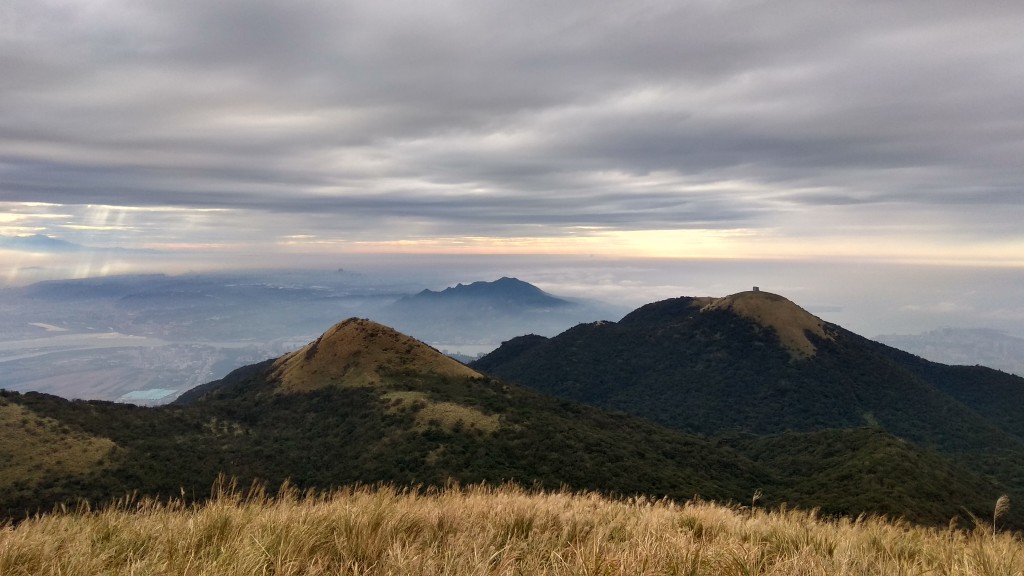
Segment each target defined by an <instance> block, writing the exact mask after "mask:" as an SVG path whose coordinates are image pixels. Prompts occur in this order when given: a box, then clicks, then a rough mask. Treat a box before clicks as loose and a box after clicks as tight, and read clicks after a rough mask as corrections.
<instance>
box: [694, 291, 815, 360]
mask: <svg viewBox="0 0 1024 576" xmlns="http://www.w3.org/2000/svg"><path fill="white" fill-rule="evenodd" d="M705 309H709V310H715V309H728V310H732V311H733V312H735V313H736V314H739V315H740V316H743V317H744V318H747V319H750V320H753V321H754V322H757V323H758V324H760V325H761V326H764V327H765V328H772V329H774V330H775V333H776V334H778V335H779V340H781V341H782V345H783V346H785V347H786V349H787V350H788V351H789V353H790V355H791V356H793V358H795V359H800V358H807V357H809V356H814V353H815V352H816V351H817V350H816V349H815V348H814V344H813V343H812V342H811V341H810V340H808V339H807V334H806V332H810V333H812V334H816V335H818V336H820V337H822V338H828V335H827V334H826V333H825V323H824V322H823V321H822V320H821V319H820V318H818V317H817V316H814V315H813V314H811V313H810V312H808V311H806V310H804V309H803V308H801V307H799V306H797V305H796V304H794V303H792V302H790V301H789V300H787V299H785V298H783V297H782V296H779V295H777V294H771V293H769V292H753V291H748V292H740V293H738V294H733V295H731V296H726V297H725V298H719V299H717V300H715V301H714V302H712V303H710V304H708V305H706V306H705Z"/></svg>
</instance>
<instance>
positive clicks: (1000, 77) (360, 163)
mask: <svg viewBox="0 0 1024 576" xmlns="http://www.w3.org/2000/svg"><path fill="white" fill-rule="evenodd" d="M1022 26H1024V6H1022V5H1021V4H1020V3H1017V2H1000V1H993V2H984V3H981V4H977V3H975V4H965V3H962V2H953V1H928V2H925V1H923V0H922V1H916V0H909V1H906V2H898V3H891V2H863V1H849V2H841V1H840V2H828V3H822V2H788V1H784V2H770V3H769V2H759V1H735V2H732V1H726V2H722V1H710V0H709V1H702V0H695V1H690V2H667V1H637V2H629V3H622V2H600V1H596V2H595V1H588V2H559V3H551V2H543V3H542V2H535V1H523V2H486V1H485V2H462V1H447V2H431V3H414V2H398V1H388V0H384V1H378V2H356V1H348V2H345V1H326V0H324V1H320V0H300V1H295V2H283V1H271V0H255V1H252V0H246V1H242V0H223V1H217V2H209V1H207V0H175V1H170V0H151V1H141V2H135V1H132V2H129V1H124V0H95V1H90V2H66V1H56V0H50V1H48V0H8V1H6V2H5V3H4V6H3V7H2V8H0V55H2V56H0V201H4V202H5V203H4V207H5V208H6V213H7V216H6V217H5V218H4V219H0V233H7V234H16V233H17V234H28V233H40V232H41V233H49V234H54V235H57V236H61V237H66V238H69V239H71V240H73V241H81V242H83V243H87V244H97V243H99V244H103V243H108V244H116V245H130V246H141V245H147V246H151V247H152V246H161V245H164V246H168V247H173V246H175V245H183V244H188V245H193V244H199V245H202V244H209V245H214V244H216V245H235V244H248V243H252V242H259V243H261V245H266V246H271V245H278V244H279V245H282V246H287V245H291V244H300V245H301V244H305V245H307V247H311V246H316V245H317V244H314V243H316V242H319V243H321V244H319V245H320V246H323V245H331V246H334V247H335V248H336V249H342V250H344V249H354V248H353V247H355V248H358V246H360V245H364V246H365V245H370V246H379V247H383V248H387V247H389V246H390V247H392V248H394V247H401V246H406V247H408V246H409V245H415V244H416V243H426V244H425V245H427V246H434V247H442V248H443V246H444V245H445V244H446V243H448V244H451V243H453V242H454V243H458V239H460V238H472V239H475V240H474V241H473V242H471V244H473V246H475V248H474V249H478V250H486V248H487V246H488V245H500V243H501V242H502V241H503V240H502V239H506V238H508V239H513V240H514V241H515V242H519V243H520V244H518V245H519V246H520V247H521V248H523V249H524V250H526V251H529V249H530V246H528V245H525V244H522V242H525V241H526V240H529V239H532V240H535V241H538V242H543V243H546V244H545V245H546V246H548V248H547V250H549V251H550V250H553V249H556V248H557V246H558V245H559V242H560V241H562V240H565V241H566V243H565V244H563V246H564V249H565V250H566V251H569V252H572V251H576V250H579V249H582V248H581V247H580V246H578V245H577V244H574V243H573V242H572V241H573V240H578V239H580V238H597V239H599V240H600V239H603V240H609V239H612V241H617V240H614V239H616V238H618V239H632V240H629V241H624V242H623V243H622V244H621V245H619V247H620V249H621V250H623V251H629V250H632V249H636V248H637V247H638V246H640V245H641V244H642V242H640V241H637V240H636V239H637V238H644V239H646V240H643V242H646V244H644V245H645V246H648V247H652V246H653V247H660V248H659V249H653V248H652V251H653V252H656V253H661V254H663V255H688V254H687V253H686V251H685V250H684V249H682V248H680V247H678V246H675V245H674V244H675V243H678V242H681V241H683V240H687V239H692V238H694V237H695V236H690V235H687V234H688V233H689V232H688V231H692V233H693V234H704V235H710V236H711V237H715V238H719V237H720V238H726V237H728V238H733V239H734V240H730V241H729V242H727V243H726V244H725V245H724V246H725V248H722V250H733V249H734V250H737V251H740V252H742V255H748V256H758V255H760V253H759V252H758V250H757V247H758V246H771V247H772V249H773V250H775V249H780V250H787V251H788V252H787V253H789V252H792V254H796V253H798V252H799V251H800V247H801V246H804V247H807V249H808V250H810V251H811V253H813V254H814V255H819V256H828V255H839V256H851V255H858V254H860V255H865V256H871V257H884V256H886V255H888V254H890V253H891V254H892V255H895V256H918V257H923V258H927V257H929V256H934V257H941V256H942V255H949V254H953V255H954V256H955V258H961V259H968V260H969V259H972V258H981V259H989V260H997V261H1013V262H1018V263H1019V262H1020V261H1021V260H1022V258H1024V257H1022V256H1020V255H1021V254H1024V232H1022V227H1021V226H1020V224H1019V223H1020V222H1022V221H1024V194H1022V191H1024V170H1021V168H1020V164H1021V158H1024V122H1022V119H1024V59H1021V58H1020V55H1021V54H1024V35H1022V34H1020V30H1021V29H1022ZM24 203H43V204H44V206H38V205H37V206H26V205H24ZM104 210H106V211H107V212H108V213H107V216H106V219H105V220H104V218H100V217H99V216H98V215H97V212H98V211H100V212H102V211H104ZM111 214H120V216H118V217H117V218H120V220H117V218H113V217H112V216H111ZM112 218H113V219H112ZM115 220H116V221H115ZM97 222H98V224H97ZM650 231H659V232H657V233H652V232H650ZM660 231H669V232H667V233H662V232H660ZM659 234H663V235H660V236H659ZM735 238H742V239H744V240H735ZM324 243H326V244H324ZM403 243H405V244H403ZM552 247H555V248H552ZM792 254H790V255H792ZM1015 254H1016V256H1014V255H1015ZM711 255H716V254H711ZM717 255H721V254H717Z"/></svg>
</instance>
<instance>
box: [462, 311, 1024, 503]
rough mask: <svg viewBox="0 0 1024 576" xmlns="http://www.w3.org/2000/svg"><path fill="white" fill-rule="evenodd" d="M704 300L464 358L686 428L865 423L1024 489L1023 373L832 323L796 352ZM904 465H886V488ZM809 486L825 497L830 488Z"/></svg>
mask: <svg viewBox="0 0 1024 576" xmlns="http://www.w3.org/2000/svg"><path fill="white" fill-rule="evenodd" d="M702 307H703V303H702V302H701V301H699V300H697V299H692V298H677V299H672V300H667V301H663V302H657V303H654V304H649V305H647V306H644V307H641V308H640V309H638V310H637V311H635V312H633V313H631V314H629V315H627V316H626V317H625V318H623V319H622V320H621V321H620V322H618V323H595V324H586V325H580V326H577V327H575V328H573V329H570V330H568V331H566V332H564V333H562V334H560V335H558V336H556V337H554V338H550V339H542V338H538V337H526V338H523V339H521V340H518V339H517V340H514V341H510V342H508V343H506V345H504V346H502V348H499V349H498V350H496V351H495V352H494V353H492V354H491V355H488V356H485V357H484V358H482V359H480V360H478V361H477V362H474V363H473V364H472V366H473V367H474V368H476V369H477V370H481V371H483V372H486V373H488V374H491V375H493V376H496V377H499V378H503V379H507V380H509V381H512V382H517V383H519V384H523V385H525V386H528V387H531V388H533V389H536V390H538V391H541V392H544V393H547V394H552V395H555V396H558V397H561V398H566V399H569V400H573V401H578V402H585V403H588V404H592V405H595V406H599V407H602V408H605V409H610V410H621V411H625V412H628V413H630V414H634V415H637V416H641V417H643V418H647V419H650V420H652V421H655V422H658V423H661V424H664V425H666V426H668V427H671V428H674V429H677V430H680V431H683V432H689V433H697V434H704V435H709V436H713V435H722V434H726V435H728V434H738V433H741V434H754V435H778V434H785V433H792V432H803V433H811V432H823V431H828V430H835V429H842V430H851V429H857V428H862V427H871V428H875V429H878V430H882V431H884V432H886V433H887V434H888V435H891V436H892V437H896V438H900V439H902V440H905V441H907V442H909V443H913V444H915V445H916V446H919V447H920V448H921V449H922V450H924V451H925V452H927V453H928V454H930V456H929V458H930V460H931V461H932V462H933V463H934V462H935V461H936V459H937V458H938V455H937V453H938V454H941V455H942V457H943V458H945V461H944V462H945V463H944V465H943V469H948V470H951V472H950V473H951V474H954V475H956V476H960V473H958V472H952V470H954V469H960V470H973V471H975V472H976V473H978V474H983V475H986V476H987V477H989V478H995V479H997V481H998V482H999V483H1000V484H1001V485H1002V486H1004V487H1005V489H1007V490H1009V491H1010V492H1011V493H1013V494H1014V495H1016V494H1024V473H1022V470H1024V435H1022V432H1024V428H1022V425H1021V420H1020V418H1019V410H1020V407H1021V406H1022V405H1024V404H1022V402H1024V379H1021V378H1018V377H1015V376H1010V375H1007V374H1003V373H1000V372H996V371H994V370H988V369H985V368H978V367H975V368H963V367H949V366H943V365H940V364H934V363H931V362H926V361H924V360H921V359H919V358H916V357H913V356H910V355H908V354H905V353H902V352H898V351H896V350H893V349H891V348H888V347H886V346H883V345H880V344H877V343H875V342H871V341H869V340H867V339H864V338H862V337H860V336H857V335H856V334H853V333H851V332H849V331H846V330H844V329H842V328H840V327H838V326H835V325H825V331H826V336H825V337H820V336H817V335H814V334H810V333H808V334H807V335H806V336H807V337H808V338H809V339H810V340H811V341H812V342H813V344H814V348H815V353H814V354H813V355H812V356H810V357H806V358H794V357H793V355H792V354H790V353H788V352H787V350H786V349H785V347H784V346H782V345H781V344H780V341H779V337H778V334H777V333H776V332H775V331H774V330H772V329H770V328H766V327H765V326H763V325H760V324H759V323H757V322H755V321H753V320H751V319H749V318H745V317H743V316H741V315H738V314H734V313H731V312H730V311H728V310H709V309H703V310H702ZM791 438H792V437H791ZM824 439H825V436H822V435H817V436H815V435H804V436H802V437H800V439H799V440H798V441H797V444H799V445H801V446H800V447H799V448H794V450H795V451H805V452H808V453H814V452H815V451H816V450H817V449H818V448H820V446H819V444H820V443H821V442H823V441H824ZM791 442H792V440H791ZM894 447H897V445H895V444H892V443H891V442H890V443H889V446H888V447H884V446H877V447H876V449H877V450H880V451H881V452H882V453H883V454H886V453H888V452H889V451H891V450H892V449H894ZM857 450H859V448H855V447H854V446H852V445H851V446H850V447H849V448H848V450H847V454H848V455H849V456H850V457H853V458H856V456H854V455H855V454H856V453H857ZM890 460H891V461H892V462H893V463H895V462H896V461H897V459H890ZM758 461H760V462H762V463H765V464H768V465H779V466H783V463H781V462H777V463H775V464H771V463H770V462H768V461H766V460H764V459H758ZM790 464H792V462H787V463H785V465H784V466H785V467H783V468H782V469H789V468H788V466H789V465H790ZM929 466H930V469H932V470H937V468H936V467H935V466H934V465H929ZM904 472H909V471H904ZM904 472H900V468H899V467H897V468H896V469H894V470H893V472H892V477H891V479H890V480H891V482H892V484H893V485H894V486H899V485H900V484H901V480H902V475H903V473H904ZM853 477H854V476H853V475H851V476H844V475H839V476H837V478H847V479H852V478H853ZM818 480H820V478H819V479H817V480H815V482H817V481H818ZM883 484H885V483H883ZM940 486H941V484H940ZM879 488H880V489H881V487H879ZM810 489H812V490H814V491H815V492H818V493H819V494H822V495H824V494H825V493H827V492H830V491H831V488H829V487H828V485H823V486H813V485H812V486H810ZM893 497H894V498H897V499H898V497H897V496H895V495H893ZM836 503H837V504H838V501H836Z"/></svg>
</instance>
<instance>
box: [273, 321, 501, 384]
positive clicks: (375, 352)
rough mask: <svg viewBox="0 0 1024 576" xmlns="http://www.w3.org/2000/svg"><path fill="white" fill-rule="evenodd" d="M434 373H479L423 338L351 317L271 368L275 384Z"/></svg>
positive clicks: (379, 380) (373, 381)
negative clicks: (427, 342) (417, 338)
mask: <svg viewBox="0 0 1024 576" xmlns="http://www.w3.org/2000/svg"><path fill="white" fill-rule="evenodd" d="M403 373H415V374H434V375H439V376H447V377H458V378H479V377H481V375H480V374H479V373H478V372H476V371H475V370H473V369H471V368H469V367H467V366H465V365H463V364H461V363H459V362H457V361H456V360H453V359H451V358H449V357H447V356H445V355H444V354H442V353H440V352H438V351H437V350H435V349H433V348H431V347H430V346H427V345H426V344H424V343H423V342H420V341H419V340H416V339H415V338H412V337H410V336H406V335H405V334H402V333H401V332H398V331H397V330H394V329H392V328H389V327H387V326H384V325H383V324H378V323H376V322H373V321H371V320H365V319H361V318H349V319H348V320H345V321H343V322H340V323H338V324H335V325H334V326H333V327H331V328H330V329H329V330H327V332H324V334H323V335H322V336H320V337H319V338H317V339H316V340H314V341H313V342H310V343H309V344H307V345H306V346H304V347H303V348H300V349H299V350H297V351H295V352H292V353H291V354H287V355H285V356H282V357H281V358H279V359H278V360H277V361H275V362H274V364H273V366H272V368H271V378H272V379H274V380H277V381H278V383H279V389H281V390H284V391H290V392H302V391H309V390H317V389H320V388H327V387H345V388H348V387H357V386H376V385H379V384H381V383H383V382H384V380H385V379H386V378H387V377H389V376H393V375H397V374H403Z"/></svg>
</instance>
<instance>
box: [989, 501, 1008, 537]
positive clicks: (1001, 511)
mask: <svg viewBox="0 0 1024 576" xmlns="http://www.w3.org/2000/svg"><path fill="white" fill-rule="evenodd" d="M1009 511H1010V497H1009V496H1007V495H1006V494H1003V495H1002V496H1000V497H999V498H998V499H996V508H995V510H993V511H992V533H993V534H995V532H996V521H998V520H999V519H1000V518H1002V517H1003V516H1006V513H1007V512H1009Z"/></svg>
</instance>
